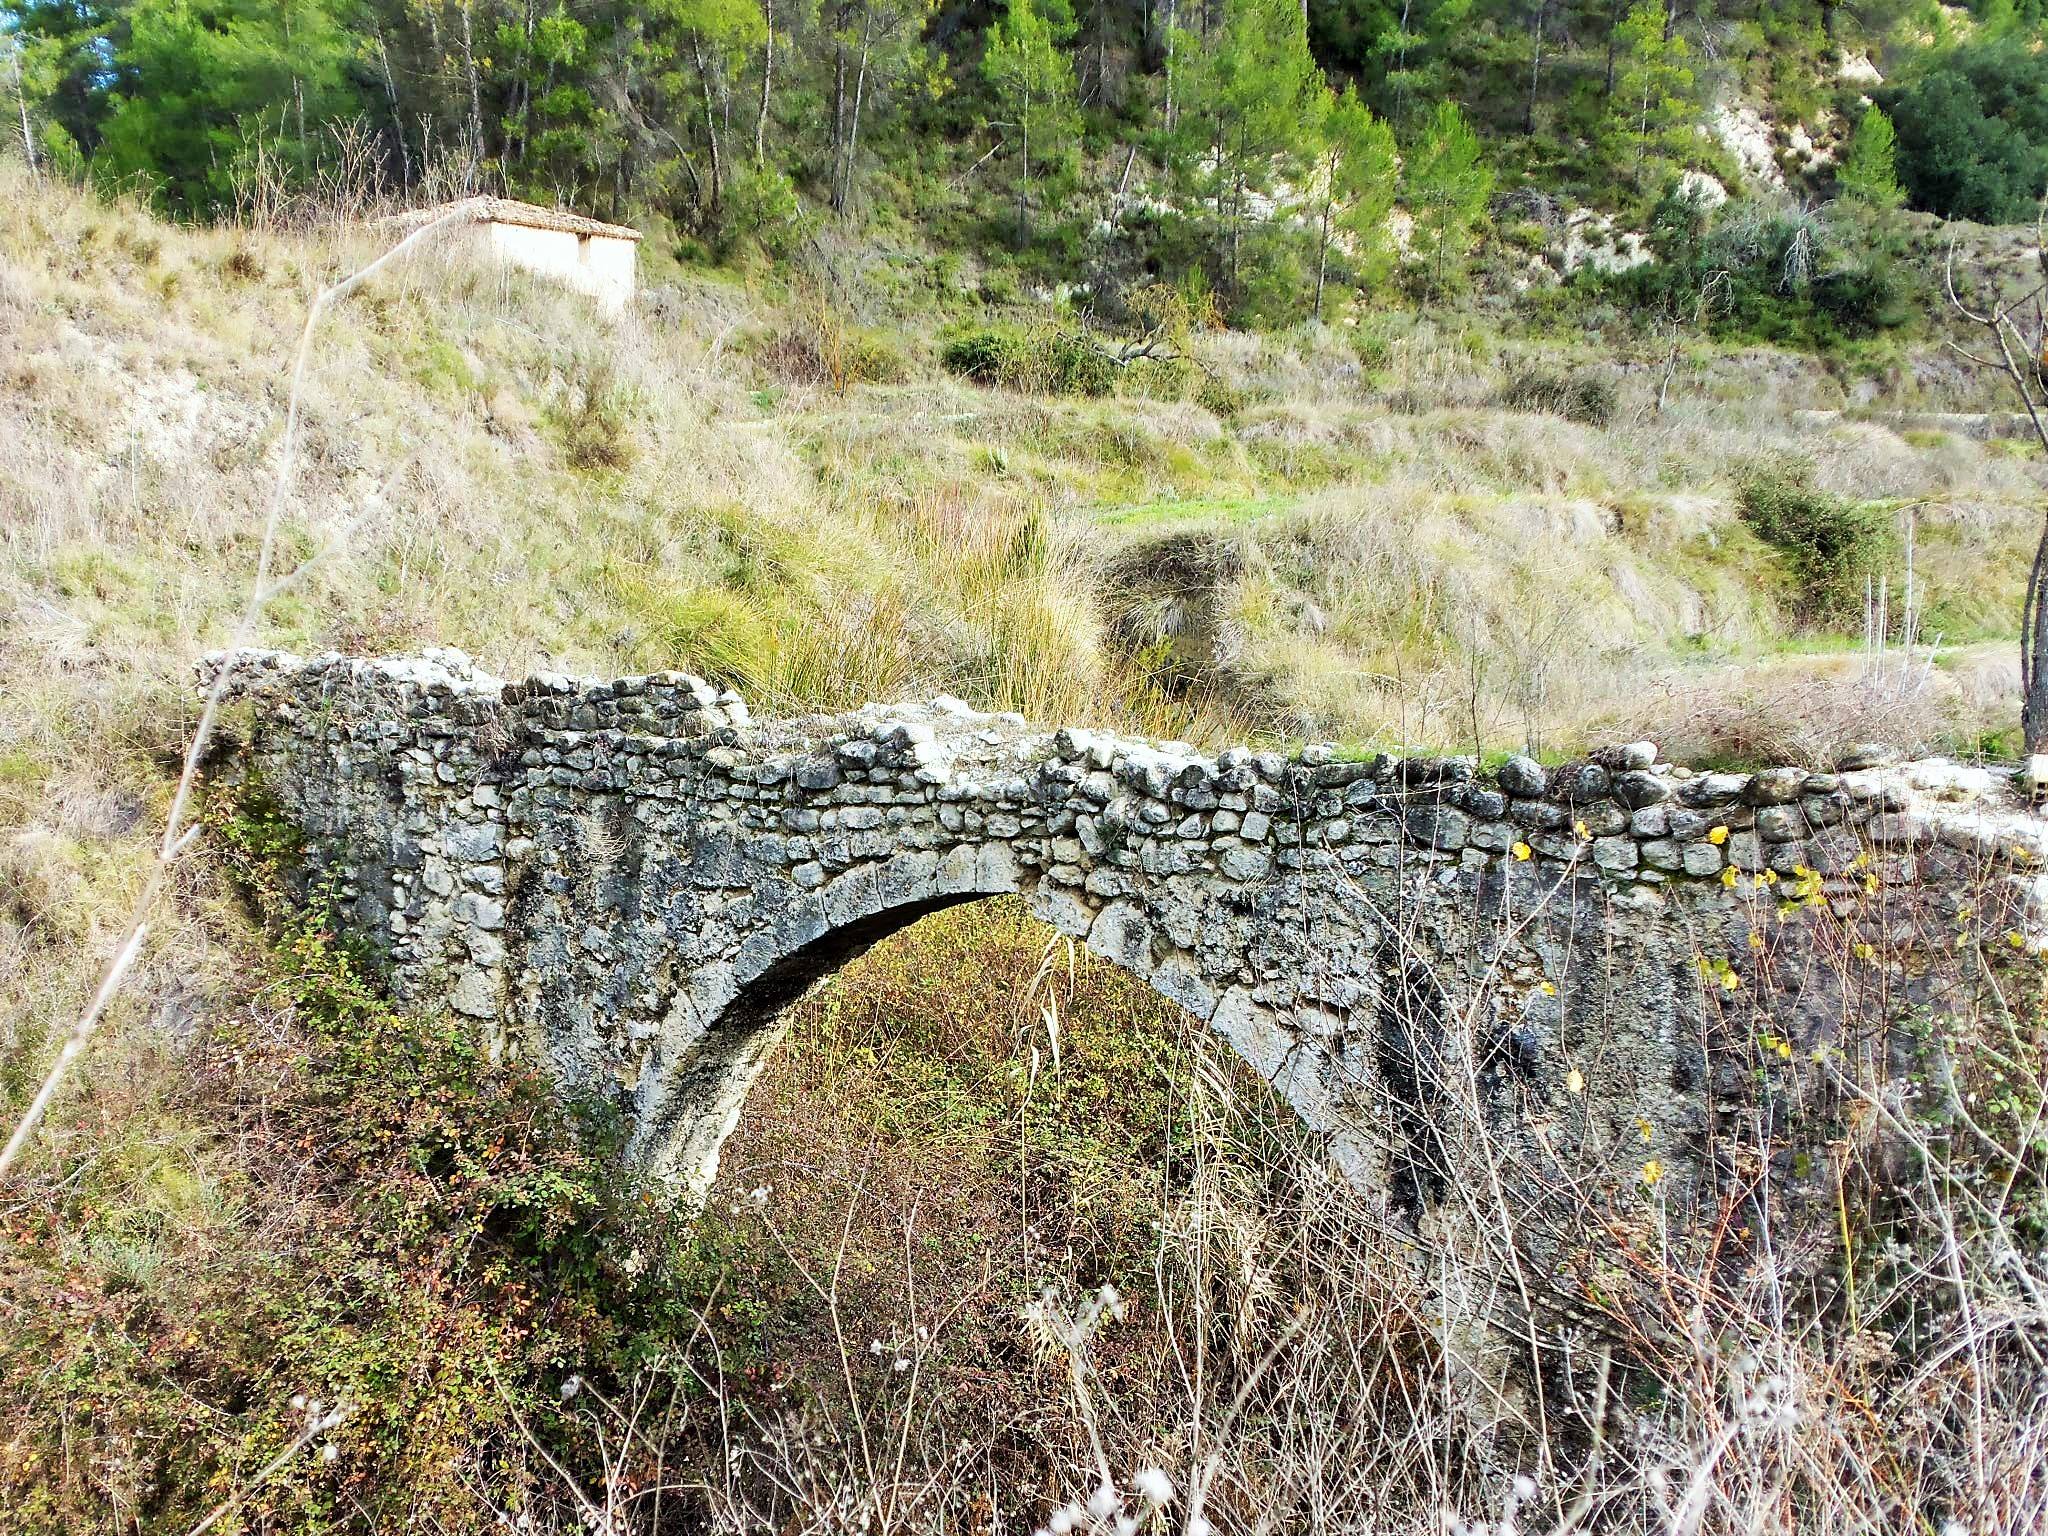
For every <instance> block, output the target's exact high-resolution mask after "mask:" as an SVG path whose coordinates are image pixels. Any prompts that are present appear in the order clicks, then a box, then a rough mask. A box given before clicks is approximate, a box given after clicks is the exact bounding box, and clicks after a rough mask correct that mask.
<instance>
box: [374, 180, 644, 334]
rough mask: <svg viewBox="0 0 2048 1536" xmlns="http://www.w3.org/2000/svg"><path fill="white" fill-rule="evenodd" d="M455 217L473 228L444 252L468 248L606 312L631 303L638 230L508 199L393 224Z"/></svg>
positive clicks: (463, 204) (422, 213)
mask: <svg viewBox="0 0 2048 1536" xmlns="http://www.w3.org/2000/svg"><path fill="white" fill-rule="evenodd" d="M450 214H458V215H460V216H461V217H462V219H463V220H464V221H465V222H467V223H468V224H470V225H472V226H473V229H472V230H470V231H469V232H467V233H465V234H464V235H463V236H461V237H460V238H459V240H455V239H451V240H450V242H449V243H448V245H447V246H446V247H444V248H445V249H447V250H449V251H450V253H451V254H453V253H454V252H456V251H458V250H460V249H461V248H462V247H463V246H464V245H467V246H469V248H470V249H472V250H475V251H476V252H477V253H478V254H479V255H483V256H486V257H488V258H489V259H491V260H494V261H499V262H503V263H505V264H507V265H509V266H514V267H523V268H525V269H526V270H527V271H529V272H538V273H540V274H542V275H543V276H545V277H552V278H554V279H555V280H557V281H558V282H562V283H566V284H567V285H568V286H569V287H571V288H574V289H576V290H577V291H578V292H579V293H587V294H589V295H590V296H591V297H592V298H594V299H596V300H597V302H598V303H599V304H600V305H601V306H602V307H603V308H605V309H607V310H619V309H623V308H625V307H626V305H627V304H629V303H631V302H632V298H633V290H634V269H635V265H636V262H637V252H638V248H639V245H640V231H639V230H637V229H632V228H630V227H628V226H627V225H624V224H606V223H603V222H601V221H600V220H597V219H587V218H585V217H584V216H583V215H582V214H580V213H570V212H568V211H567V210H566V209H561V208H543V207H541V206H539V205H538V204H537V203H521V202H516V201H514V200H513V199H511V198H509V197H469V198H464V199H463V200H462V201H460V202H455V203H443V204H442V205H441V206H440V207H438V208H422V209H420V210H418V211H417V212H414V213H407V214H401V215H399V216H398V217H397V218H396V219H394V220H392V221H391V222H392V223H393V224H394V225H396V226H397V227H399V228H401V229H407V230H411V229H418V228H419V227H421V226H422V225H425V224H430V223H432V222H434V221H435V220H436V219H443V218H446V217H448V215H450Z"/></svg>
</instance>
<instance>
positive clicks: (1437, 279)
mask: <svg viewBox="0 0 2048 1536" xmlns="http://www.w3.org/2000/svg"><path fill="white" fill-rule="evenodd" d="M1404 190H1405V192H1406V195H1407V201H1408V206H1409V210H1410V211H1411V212H1412V213H1413V215H1414V217H1415V233H1416V236H1417V238H1418V239H1419V240H1420V242H1421V244H1422V248H1423V250H1424V252H1425V253H1426V254H1427V255H1428V257H1429V260H1430V266H1431V270H1432V272H1433V277H1432V286H1433V288H1434V290H1435V292H1436V293H1438V294H1442V293H1443V292H1445V290H1446V285H1447V284H1448V283H1449V282H1450V281H1451V280H1452V279H1453V278H1455V277H1456V276H1457V275H1458V273H1459V272H1460V271H1461V270H1462V268H1463V265H1464V261H1465V258H1466V256H1467V255H1469V254H1470V252H1471V249H1472V240H1473V234H1474V231H1475V229H1476V227H1477V225H1478V223H1479V220H1480V218H1481V217H1482V216H1483V215H1484V214H1485V212H1486V200H1487V198H1488V197H1490V196H1491V195H1492V193H1493V172H1492V170H1491V169H1489V168H1488V167H1487V166H1486V165H1485V164H1484V163H1483V162H1482V160H1481V158H1480V148H1479V137H1478V135H1477V134H1475V133H1473V131H1472V126H1471V124H1469V123H1467V122H1466V121H1465V114H1464V113H1463V112H1460V111H1459V110H1458V104H1457V103H1456V102H1455V101H1442V102H1438V103H1437V109H1436V113H1435V115H1434V116H1432V117H1431V118H1430V120H1429V128H1428V131H1427V132H1426V133H1424V135H1423V138H1422V143H1421V144H1420V145H1419V146H1418V147H1417V149H1416V151H1415V153H1414V154H1413V155H1412V156H1410V158H1409V161H1408V165H1407V176H1406V179H1405V187H1404Z"/></svg>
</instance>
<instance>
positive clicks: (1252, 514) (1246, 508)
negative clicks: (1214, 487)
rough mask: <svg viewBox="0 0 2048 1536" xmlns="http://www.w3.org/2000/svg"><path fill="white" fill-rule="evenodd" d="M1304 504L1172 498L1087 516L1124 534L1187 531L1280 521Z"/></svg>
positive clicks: (1273, 499) (1269, 499) (1272, 498)
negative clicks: (1201, 526)
mask: <svg viewBox="0 0 2048 1536" xmlns="http://www.w3.org/2000/svg"><path fill="white" fill-rule="evenodd" d="M1300 504H1301V503H1300V499H1299V498H1298V497H1292V496H1198V497H1190V498H1185V499H1183V498H1178V497H1168V498H1164V499H1161V500H1157V501H1141V502H1128V503H1125V504H1123V505H1119V506H1109V507H1096V508H1092V509H1090V510H1089V511H1088V512H1087V513H1086V514H1085V515H1086V516H1087V518H1088V520H1089V521H1090V522H1092V523H1096V524H1099V525H1100V526H1102V527H1104V528H1115V529H1118V530H1120V531H1124V532H1140V531H1147V530H1151V529H1157V528H1184V527H1192V526H1197V525H1200V524H1205V523H1206V524H1214V525H1217V526H1219V527H1226V528H1228V527H1241V526H1243V525H1245V524H1248V523H1257V522H1262V521H1264V520H1265V519H1267V518H1271V517H1279V516H1282V515H1284V514H1286V513H1288V512H1292V511H1293V510H1295V508H1296V507H1298V506H1299V505H1300Z"/></svg>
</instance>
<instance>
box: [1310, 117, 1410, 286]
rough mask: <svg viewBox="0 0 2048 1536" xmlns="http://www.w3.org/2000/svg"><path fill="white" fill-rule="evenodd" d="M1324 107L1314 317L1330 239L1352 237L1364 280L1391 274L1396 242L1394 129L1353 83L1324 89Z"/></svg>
mask: <svg viewBox="0 0 2048 1536" xmlns="http://www.w3.org/2000/svg"><path fill="white" fill-rule="evenodd" d="M1324 95H1325V97H1326V100H1325V103H1324V107H1323V112H1322V123H1321V126H1322V141H1323V151H1322V165H1321V168H1320V169H1321V173H1322V208H1321V211H1320V218H1319V220H1318V224H1319V226H1320V227H1319V230H1318V238H1317V242H1316V298H1315V311H1314V313H1315V317H1316V318H1317V319H1318V320H1320V319H1321V318H1322V317H1323V288H1324V285H1325V282H1326V280H1327V278H1328V274H1329V259H1330V244H1331V240H1332V238H1333V237H1334V236H1335V235H1336V234H1337V233H1338V232H1342V233H1343V234H1344V235H1346V236H1348V237H1349V240H1348V243H1349V245H1350V248H1351V258H1352V263H1353V266H1354V267H1355V268H1356V270H1357V274H1358V279H1359V281H1360V282H1361V283H1364V284H1369V283H1374V282H1377V281H1378V280H1379V279H1380V278H1382V277H1384V276H1385V275H1386V269H1387V263H1388V255H1389V251H1390V249H1391V242H1390V238H1389V235H1388V231H1387V215H1388V214H1389V213H1391V212H1392V211H1393V207H1394V191H1395V178H1396V175H1397V173H1398V169H1399V156H1398V155H1397V154H1396V153H1395V149H1394V130H1393V129H1392V128H1391V127H1389V126H1388V125H1387V124H1386V123H1385V122H1383V121H1381V120H1380V119H1379V118H1377V117H1374V116H1373V114H1372V111H1371V109H1370V108H1368V107H1367V106H1366V105H1365V103H1364V102H1362V101H1360V100H1359V99H1358V92H1357V90H1356V89H1355V88H1354V87H1351V86H1346V87H1345V88H1344V90H1343V93H1342V94H1341V95H1340V94H1333V93H1330V92H1327V91H1326V92H1325V93H1324Z"/></svg>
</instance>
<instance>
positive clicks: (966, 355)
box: [939, 325, 1024, 385]
mask: <svg viewBox="0 0 2048 1536" xmlns="http://www.w3.org/2000/svg"><path fill="white" fill-rule="evenodd" d="M1023 356H1024V338H1023V337H1021V336H1019V335H1018V334H1017V333H1016V332H1015V331H1011V330H1004V329H1001V328H999V327H996V326H988V325H984V326H976V327H974V328H973V329H972V330H966V331H960V332H958V333H956V334H955V335H953V336H949V337H948V338H947V339H946V341H945V343H944V345H942V346H941V347H940V349H939V362H940V363H941V364H942V365H944V367H945V369H946V371H947V372H948V373H955V374H958V375H959V376H960V377H961V378H963V379H972V380H973V381H974V382H975V383H977V384H990V385H994V384H1008V383H1010V382H1011V381H1012V380H1014V379H1015V378H1016V376H1017V373H1018V371H1019V368H1020V365H1021V362H1022V359H1023Z"/></svg>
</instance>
